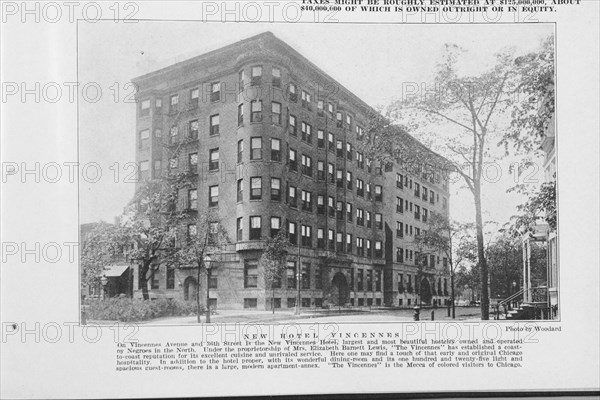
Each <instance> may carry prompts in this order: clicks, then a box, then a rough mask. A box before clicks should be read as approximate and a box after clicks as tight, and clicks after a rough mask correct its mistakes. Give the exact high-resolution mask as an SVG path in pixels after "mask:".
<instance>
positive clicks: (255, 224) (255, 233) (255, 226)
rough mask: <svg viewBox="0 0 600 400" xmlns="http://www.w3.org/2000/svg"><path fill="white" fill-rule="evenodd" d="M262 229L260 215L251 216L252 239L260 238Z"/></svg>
mask: <svg viewBox="0 0 600 400" xmlns="http://www.w3.org/2000/svg"><path fill="white" fill-rule="evenodd" d="M261 231H262V218H261V217H260V216H258V215H254V216H252V217H250V240H260V237H261V234H262V233H261Z"/></svg>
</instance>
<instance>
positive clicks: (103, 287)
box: [100, 275, 108, 300]
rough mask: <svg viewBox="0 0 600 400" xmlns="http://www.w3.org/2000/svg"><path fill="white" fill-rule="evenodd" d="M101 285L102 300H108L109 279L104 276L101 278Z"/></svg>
mask: <svg viewBox="0 0 600 400" xmlns="http://www.w3.org/2000/svg"><path fill="white" fill-rule="evenodd" d="M100 283H101V284H102V300H104V299H106V284H107V283H108V278H107V277H106V275H102V278H100Z"/></svg>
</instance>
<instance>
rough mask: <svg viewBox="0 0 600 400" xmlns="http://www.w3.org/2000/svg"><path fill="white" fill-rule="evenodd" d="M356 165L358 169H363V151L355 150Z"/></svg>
mask: <svg viewBox="0 0 600 400" xmlns="http://www.w3.org/2000/svg"><path fill="white" fill-rule="evenodd" d="M356 165H357V166H358V168H360V169H364V168H365V160H364V156H363V153H361V152H360V151H357V152H356Z"/></svg>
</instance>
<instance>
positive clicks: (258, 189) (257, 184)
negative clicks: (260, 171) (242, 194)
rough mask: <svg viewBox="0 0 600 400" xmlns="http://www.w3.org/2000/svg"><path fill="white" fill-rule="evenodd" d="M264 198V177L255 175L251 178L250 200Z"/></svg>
mask: <svg viewBox="0 0 600 400" xmlns="http://www.w3.org/2000/svg"><path fill="white" fill-rule="evenodd" d="M261 198H262V178H261V177H260V176H253V177H251V178H250V200H260V199H261Z"/></svg>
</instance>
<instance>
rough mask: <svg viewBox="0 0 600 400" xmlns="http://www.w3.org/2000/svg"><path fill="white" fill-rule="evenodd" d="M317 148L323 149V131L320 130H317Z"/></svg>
mask: <svg viewBox="0 0 600 400" xmlns="http://www.w3.org/2000/svg"><path fill="white" fill-rule="evenodd" d="M317 147H318V148H319V149H324V148H325V131H323V130H322V129H318V130H317Z"/></svg>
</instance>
